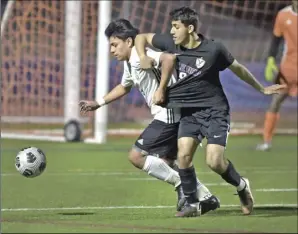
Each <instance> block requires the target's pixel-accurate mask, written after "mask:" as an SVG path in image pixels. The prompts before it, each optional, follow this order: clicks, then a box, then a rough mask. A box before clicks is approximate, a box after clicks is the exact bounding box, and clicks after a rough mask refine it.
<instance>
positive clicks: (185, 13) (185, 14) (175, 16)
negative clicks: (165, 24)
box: [170, 7, 199, 31]
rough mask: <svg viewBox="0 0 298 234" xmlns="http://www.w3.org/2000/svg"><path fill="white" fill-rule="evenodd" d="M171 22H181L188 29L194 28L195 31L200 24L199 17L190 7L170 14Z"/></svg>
mask: <svg viewBox="0 0 298 234" xmlns="http://www.w3.org/2000/svg"><path fill="white" fill-rule="evenodd" d="M170 17H171V21H178V20H180V21H181V23H183V24H184V25H185V26H186V27H187V26H189V25H193V26H194V31H196V30H197V28H198V24H199V15H198V13H197V12H195V11H194V10H193V9H191V8H189V7H181V8H178V9H175V10H173V11H171V12H170Z"/></svg>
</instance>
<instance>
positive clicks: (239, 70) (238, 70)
mask: <svg viewBox="0 0 298 234" xmlns="http://www.w3.org/2000/svg"><path fill="white" fill-rule="evenodd" d="M229 69H230V70H231V71H232V72H233V73H234V74H235V75H237V76H238V77H239V78H240V79H241V80H243V81H244V82H246V83H247V84H249V85H251V86H252V87H254V88H255V89H256V90H258V91H260V92H261V93H263V94H266V95H271V94H275V93H280V92H283V91H284V89H285V88H286V85H271V86H268V87H264V86H263V85H262V84H261V83H260V82H259V81H258V80H257V79H256V78H255V77H254V75H253V74H251V73H250V71H249V70H248V69H247V68H246V67H245V66H243V65H242V64H240V63H238V62H237V60H236V59H234V62H233V63H232V64H231V65H230V66H229Z"/></svg>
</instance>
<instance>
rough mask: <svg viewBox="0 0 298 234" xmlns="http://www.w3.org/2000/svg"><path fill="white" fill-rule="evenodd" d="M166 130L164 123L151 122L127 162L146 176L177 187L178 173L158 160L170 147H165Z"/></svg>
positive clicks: (165, 162)
mask: <svg viewBox="0 0 298 234" xmlns="http://www.w3.org/2000/svg"><path fill="white" fill-rule="evenodd" d="M168 129H169V127H168V126H167V124H166V123H163V122H161V121H158V120H153V121H152V122H151V123H150V124H149V125H148V127H147V128H146V129H145V130H144V131H143V133H142V134H141V135H140V137H139V138H138V139H137V141H136V142H135V144H134V146H133V148H132V149H131V151H130V153H129V161H130V162H131V163H132V164H133V165H134V166H135V167H137V168H139V169H141V170H143V171H145V172H146V173H147V174H148V175H150V176H153V177H155V178H157V179H159V180H162V181H165V182H167V183H169V184H171V185H173V186H175V187H178V186H179V185H180V183H181V182H180V177H179V175H178V173H177V172H176V171H175V170H173V169H172V168H171V167H170V166H169V165H168V161H165V160H163V159H161V158H159V155H161V154H164V152H165V150H167V148H168V147H171V146H168V145H166V143H167V141H168V138H167V136H166V133H167V131H168Z"/></svg>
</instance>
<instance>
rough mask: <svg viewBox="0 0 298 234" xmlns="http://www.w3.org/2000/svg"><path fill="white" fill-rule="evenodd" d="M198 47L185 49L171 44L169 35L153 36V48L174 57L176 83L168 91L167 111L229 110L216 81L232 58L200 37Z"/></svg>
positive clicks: (171, 40)
mask: <svg viewBox="0 0 298 234" xmlns="http://www.w3.org/2000/svg"><path fill="white" fill-rule="evenodd" d="M199 37H200V39H201V44H200V45H199V46H198V47H197V48H193V49H186V48H183V47H181V46H177V45H175V44H174V41H173V38H172V36H171V35H170V34H155V35H154V37H153V40H152V44H153V46H154V47H155V48H158V49H160V50H161V51H166V52H169V53H172V54H176V56H177V63H176V72H177V79H178V81H177V82H176V83H175V84H173V85H171V86H170V87H169V88H168V91H167V92H168V93H167V103H166V104H165V106H166V107H168V108H173V107H204V108H205V107H216V108H217V109H224V110H229V104H228V100H227V98H226V95H225V93H224V91H223V88H222V85H221V83H220V80H219V72H220V71H223V70H224V69H226V68H227V67H228V66H230V65H231V64H232V63H233V61H234V58H233V56H232V55H231V54H230V53H229V51H228V50H227V49H226V48H225V47H224V46H223V45H222V44H221V43H220V42H217V41H215V40H212V39H207V38H205V37H204V36H203V35H201V34H199Z"/></svg>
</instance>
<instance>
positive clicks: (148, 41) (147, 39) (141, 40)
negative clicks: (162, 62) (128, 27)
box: [135, 33, 155, 58]
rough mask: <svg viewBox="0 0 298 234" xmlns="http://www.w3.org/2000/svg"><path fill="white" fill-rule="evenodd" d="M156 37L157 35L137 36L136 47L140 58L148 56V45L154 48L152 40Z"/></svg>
mask: <svg viewBox="0 0 298 234" xmlns="http://www.w3.org/2000/svg"><path fill="white" fill-rule="evenodd" d="M154 35H155V34H154V33H142V34H138V35H137V36H136V38H135V47H136V51H137V53H138V55H139V57H140V58H142V57H145V56H146V47H147V45H150V46H153V45H152V38H153V36H154Z"/></svg>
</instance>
